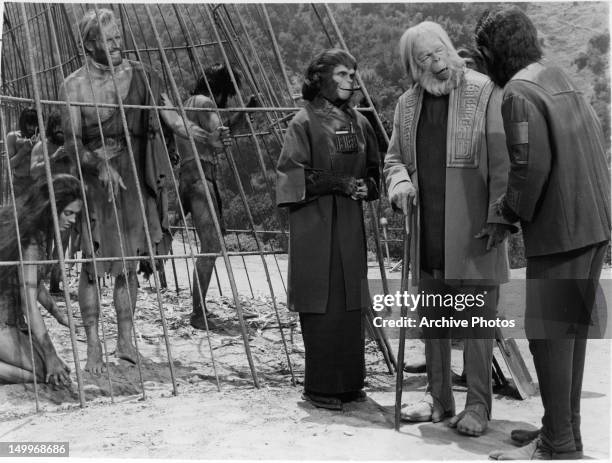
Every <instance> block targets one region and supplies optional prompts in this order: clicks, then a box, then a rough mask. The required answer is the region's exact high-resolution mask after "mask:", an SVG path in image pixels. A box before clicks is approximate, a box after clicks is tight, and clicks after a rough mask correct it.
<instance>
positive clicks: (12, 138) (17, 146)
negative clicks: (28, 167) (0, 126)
mask: <svg viewBox="0 0 612 463" xmlns="http://www.w3.org/2000/svg"><path fill="white" fill-rule="evenodd" d="M33 146H34V144H33V143H32V140H30V139H29V138H23V137H18V136H17V133H15V132H11V133H9V134H8V135H7V137H6V151H7V153H8V156H9V159H10V160H11V167H15V166H18V165H19V164H21V163H22V162H23V160H24V158H25V157H27V156H28V155H29V154H30V153H31V152H32V147H33Z"/></svg>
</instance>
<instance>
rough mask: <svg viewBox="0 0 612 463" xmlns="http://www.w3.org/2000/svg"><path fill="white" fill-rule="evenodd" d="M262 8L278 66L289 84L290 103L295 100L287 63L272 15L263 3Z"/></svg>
mask: <svg viewBox="0 0 612 463" xmlns="http://www.w3.org/2000/svg"><path fill="white" fill-rule="evenodd" d="M260 8H261V11H262V13H263V17H264V20H265V21H266V28H267V30H268V34H269V35H270V40H271V41H272V50H273V51H274V56H276V60H277V61H278V66H279V67H280V70H281V73H282V74H283V80H284V81H285V85H286V86H287V95H288V96H289V103H291V101H293V97H292V93H291V84H290V83H289V77H288V76H287V70H286V69H285V65H284V64H283V57H282V56H281V53H280V49H279V48H278V42H277V41H276V36H275V35H274V29H273V28H272V22H270V16H268V9H267V8H266V5H265V4H263V3H262V4H261V5H260Z"/></svg>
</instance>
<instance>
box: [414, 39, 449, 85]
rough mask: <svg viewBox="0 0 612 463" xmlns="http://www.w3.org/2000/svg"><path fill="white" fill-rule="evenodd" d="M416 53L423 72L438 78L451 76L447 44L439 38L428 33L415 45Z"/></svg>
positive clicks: (442, 79) (444, 78)
mask: <svg viewBox="0 0 612 463" xmlns="http://www.w3.org/2000/svg"><path fill="white" fill-rule="evenodd" d="M414 55H415V56H416V59H417V62H418V63H419V66H421V69H422V70H423V74H430V75H431V76H432V77H434V78H435V79H437V80H440V81H444V80H447V79H448V78H449V76H450V69H449V64H448V61H449V60H448V53H447V49H446V46H445V45H444V44H443V43H442V42H441V41H440V39H439V38H437V37H434V36H433V35H431V34H426V35H423V36H422V37H421V39H420V40H419V41H418V42H416V43H415V45H414Z"/></svg>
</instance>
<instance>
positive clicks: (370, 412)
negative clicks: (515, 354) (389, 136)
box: [0, 256, 611, 460]
mask: <svg viewBox="0 0 612 463" xmlns="http://www.w3.org/2000/svg"><path fill="white" fill-rule="evenodd" d="M268 263H269V266H270V273H271V274H272V280H273V285H274V288H275V293H276V294H277V295H278V299H279V300H278V303H277V306H278V309H279V317H280V319H281V325H282V327H283V334H284V337H285V344H286V346H287V350H286V351H285V348H284V345H283V341H282V338H281V336H280V331H279V329H278V323H277V320H276V315H275V313H274V311H273V310H272V304H271V299H270V296H269V291H268V289H267V283H266V278H265V273H264V272H263V271H262V264H261V260H260V258H258V257H248V258H246V260H245V261H242V260H241V259H240V258H237V259H236V260H235V262H234V272H235V274H236V278H237V281H238V290H239V291H240V293H241V294H242V296H241V299H240V300H241V305H242V307H243V309H244V311H245V315H246V325H247V327H248V339H249V345H250V348H251V352H252V357H253V362H254V366H255V369H256V371H257V378H258V381H259V385H260V387H259V388H256V387H254V381H253V378H252V375H251V372H250V369H249V364H248V362H247V360H246V355H245V348H244V343H243V338H242V335H241V331H240V325H239V323H238V319H237V317H236V310H235V304H234V301H233V299H232V298H231V297H229V296H230V292H229V286H228V284H227V280H226V276H225V272H223V271H221V270H220V271H219V281H220V285H219V286H217V285H216V284H214V283H213V285H212V286H211V290H210V291H209V297H208V305H209V308H210V310H211V312H212V314H213V316H212V317H211V321H212V322H213V324H214V327H213V329H212V330H211V332H210V336H207V335H206V333H205V332H202V331H197V330H194V329H193V328H191V326H190V325H189V324H188V314H189V312H190V310H191V304H190V297H189V288H188V286H187V278H186V277H187V275H188V270H187V268H185V267H184V264H181V265H180V266H179V268H178V269H177V273H178V281H179V285H180V286H181V290H180V292H179V294H178V295H177V293H176V291H175V286H174V279H173V276H172V271H171V268H170V266H169V265H167V275H168V280H169V287H170V288H171V289H167V290H164V291H162V294H161V295H162V299H163V302H164V309H165V316H166V321H167V326H168V331H169V338H168V341H169V345H170V346H171V357H172V359H173V365H174V368H173V372H172V373H171V372H170V368H169V361H168V354H167V350H166V342H165V340H164V336H163V330H162V327H161V323H160V312H159V308H158V306H157V294H156V292H155V291H154V290H153V289H152V288H151V287H150V286H149V284H148V283H147V282H144V281H143V282H142V284H141V292H140V295H139V302H138V308H139V309H138V311H137V314H136V328H137V333H138V336H137V341H138V347H139V349H140V351H141V352H142V353H143V355H144V357H145V359H144V360H143V363H142V365H141V369H140V370H139V368H138V367H136V366H133V365H130V364H127V363H126V362H124V361H122V360H121V361H119V360H117V359H116V358H114V356H113V354H112V352H113V350H114V344H115V336H116V328H115V320H114V311H113V309H112V304H111V291H110V289H108V288H107V289H105V291H104V295H103V314H104V318H105V328H106V329H105V335H106V338H107V346H108V351H109V362H110V363H109V375H104V376H102V377H92V376H91V375H89V374H87V373H84V374H83V384H84V387H83V390H84V396H85V401H86V406H85V408H82V409H81V408H80V407H79V400H78V394H77V387H76V381H75V382H74V384H73V386H72V387H71V388H70V389H69V390H66V389H61V390H53V389H52V388H50V387H47V386H45V385H39V386H38V402H39V409H40V413H36V404H35V394H34V390H33V386H32V385H25V386H24V385H5V386H0V441H3V442H6V441H33V440H36V441H68V442H69V443H70V455H71V456H75V457H84V458H91V457H95V458H124V457H134V458H141V457H148V458H173V459H174V458H177V459H178V458H187V459H200V458H206V459H208V458H210V459H225V458H232V459H353V460H386V459H394V460H396V459H407V460H421V459H433V460H443V459H458V460H475V459H486V456H487V454H488V452H489V451H491V450H494V449H496V448H500V447H503V448H510V447H511V446H512V445H511V443H510V441H509V437H508V435H509V431H510V430H511V429H513V428H514V427H517V426H527V427H532V428H535V427H537V426H538V425H539V420H540V417H541V414H542V407H541V402H540V399H539V396H537V395H536V396H534V397H531V398H528V399H527V400H519V399H518V398H517V396H516V393H515V392H514V391H513V390H512V388H510V387H500V388H497V389H496V390H495V399H494V411H493V419H492V421H491V423H490V428H489V431H488V432H487V433H486V434H485V435H484V436H482V437H480V438H467V437H463V436H459V435H458V434H457V433H456V432H455V431H454V430H453V429H450V428H448V427H447V426H446V424H445V423H439V424H431V423H422V424H404V425H402V427H401V429H400V431H399V432H395V431H393V404H394V400H395V397H394V390H395V377H394V376H392V375H389V374H388V370H387V367H386V365H385V363H384V361H383V360H382V357H381V355H380V353H379V352H378V350H377V347H376V345H375V343H373V342H371V341H370V342H368V344H367V348H366V368H367V374H368V378H367V383H366V391H367V392H368V396H369V398H368V400H367V401H366V402H364V403H360V404H351V405H348V406H346V407H345V410H344V411H343V412H330V411H325V410H319V409H315V408H314V407H312V406H311V405H309V404H307V403H305V402H304V401H302V400H301V398H300V393H301V386H300V382H301V378H302V375H303V357H304V354H303V344H302V341H301V337H300V333H299V325H298V324H297V323H296V321H297V319H296V317H295V315H294V314H290V313H289V312H288V311H287V310H286V308H285V305H284V300H285V295H284V290H283V282H282V280H281V278H280V276H279V275H280V274H283V275H284V273H283V272H284V271H285V268H286V258H285V257H284V256H283V257H281V258H279V259H278V268H280V269H281V273H280V274H279V273H278V271H277V267H276V265H277V263H276V262H275V261H274V260H273V259H272V258H269V261H268ZM222 266H223V265H222V262H219V267H222ZM245 267H246V268H247V269H248V270H249V272H248V273H249V280H250V287H251V288H253V293H252V294H251V290H250V289H249V281H247V279H246V273H245V271H244V269H245ZM376 270H377V269H376V268H374V267H372V268H371V273H372V275H374V273H375V272H376ZM607 273H610V272H609V271H608V272H607ZM606 275H607V274H606ZM513 276H514V277H515V278H516V279H517V280H520V279H521V277H522V276H523V275H522V272H521V271H520V270H519V271H515V272H514V274H513ZM608 276H609V275H608ZM391 278H394V279H397V274H391ZM510 286H511V289H510V290H508V291H506V292H505V293H504V294H503V295H502V303H501V305H505V306H509V307H511V306H520V301H521V300H522V297H523V296H522V294H521V293H520V291H521V286H520V285H510ZM72 305H73V306H74V309H73V310H74V314H75V319H76V321H77V324H78V323H79V322H80V319H79V314H78V310H77V309H76V306H75V304H74V302H73V303H72ZM501 305H500V307H501ZM47 323H48V326H49V327H50V331H51V333H52V337H53V339H54V341H55V343H56V346H58V350H59V351H60V353H61V355H62V357H63V358H64V359H66V360H72V358H73V357H72V353H71V349H70V339H69V336H68V332H67V330H66V329H65V328H63V327H61V326H59V325H57V323H55V321H54V320H51V319H47ZM77 338H78V339H77V346H78V351H79V359H80V361H81V362H82V363H83V364H84V358H85V343H84V334H83V331H82V329H79V330H78V334H77ZM391 343H392V344H393V346H394V349H395V346H396V345H397V340H396V339H392V340H391ZM517 343H518V346H519V348H520V350H521V352H522V353H523V356H524V358H525V361H526V364H527V366H528V368H529V370H530V372H531V375H532V376H533V378H535V372H534V370H533V364H532V362H531V358H530V355H529V352H528V349H527V344H526V341H525V340H522V339H517ZM421 349H422V348H421V343H420V342H419V341H417V340H413V339H408V340H407V350H406V357H407V359H408V360H410V359H414V358H416V357H418V356H419V355H420V352H421ZM496 351H497V349H496ZM287 356H289V358H290V361H291V369H290V368H289V364H288V361H287ZM587 356H588V358H587V365H586V372H585V379H584V387H583V400H582V416H583V418H582V419H583V424H582V428H583V435H584V445H585V454H586V456H588V457H589V458H596V459H607V458H609V455H610V449H609V446H610V439H609V436H610V426H609V423H610V366H611V365H610V358H611V357H610V341H609V340H592V341H590V343H589V348H588V353H587ZM497 358H498V359H499V360H500V363H501V364H502V367H503V368H504V370H505V373H506V376H507V377H508V378H510V375H509V374H508V371H507V369H506V368H505V365H503V360H501V357H500V356H499V353H497ZM213 359H214V368H213ZM461 362H462V359H461V350H460V349H459V347H456V348H455V349H454V350H453V369H454V370H455V371H457V372H459V371H460V370H461ZM71 366H72V371H73V377H75V376H74V363H72V364H71ZM291 370H292V371H293V376H294V378H295V380H296V385H295V386H294V385H292V375H291ZM109 376H110V379H111V381H110V383H109ZM141 376H142V377H141ZM172 376H174V382H175V384H176V392H177V395H176V396H175V394H174V388H173V385H172ZM425 385H426V376H425V375H424V374H419V375H406V376H405V378H404V394H403V402H404V403H409V402H412V401H416V400H418V399H419V398H420V397H421V396H422V394H423V392H424V389H425ZM143 386H144V392H143ZM455 397H456V401H457V408H458V409H461V407H462V406H463V403H464V401H465V388H463V387H460V386H457V387H455Z"/></svg>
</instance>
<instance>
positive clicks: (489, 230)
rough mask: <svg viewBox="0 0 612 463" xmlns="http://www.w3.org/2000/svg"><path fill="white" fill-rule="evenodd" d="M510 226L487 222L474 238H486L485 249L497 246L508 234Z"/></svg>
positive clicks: (488, 249)
mask: <svg viewBox="0 0 612 463" xmlns="http://www.w3.org/2000/svg"><path fill="white" fill-rule="evenodd" d="M511 229H512V227H511V226H509V225H506V224H503V223H488V224H486V225H485V226H484V228H483V229H482V230H480V232H478V233H477V234H476V235H475V236H474V238H477V239H482V238H487V251H490V250H491V249H493V248H496V247H497V246H499V245H500V244H501V243H503V241H504V240H505V239H506V238H507V237H508V236H509V235H510V230H511Z"/></svg>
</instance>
